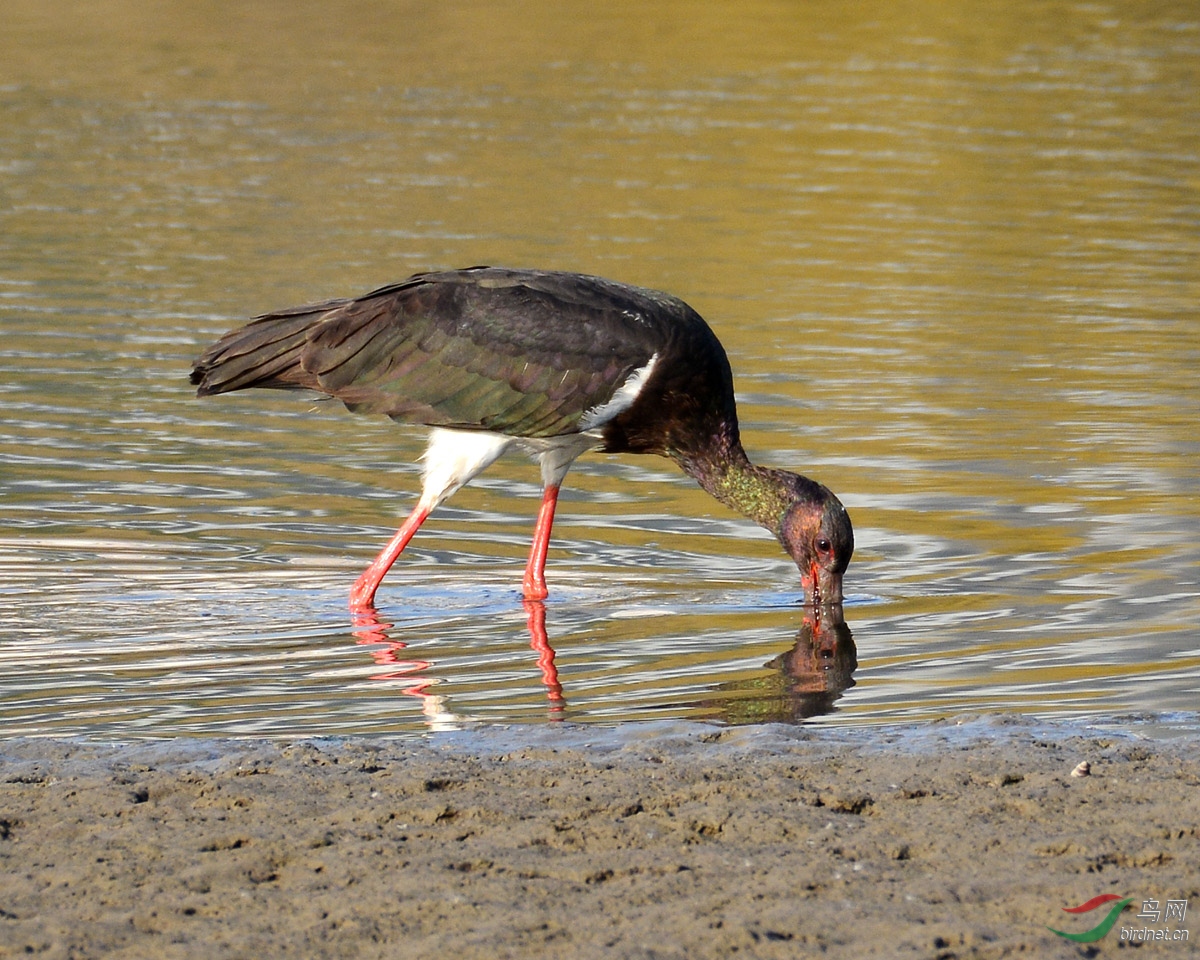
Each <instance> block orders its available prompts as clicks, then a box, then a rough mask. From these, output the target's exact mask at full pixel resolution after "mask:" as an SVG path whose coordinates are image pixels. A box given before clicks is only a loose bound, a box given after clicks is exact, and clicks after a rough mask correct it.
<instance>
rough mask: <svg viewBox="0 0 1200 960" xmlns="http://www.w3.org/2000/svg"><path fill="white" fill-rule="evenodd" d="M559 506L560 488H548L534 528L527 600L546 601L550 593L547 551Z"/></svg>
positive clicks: (526, 575) (526, 577)
mask: <svg viewBox="0 0 1200 960" xmlns="http://www.w3.org/2000/svg"><path fill="white" fill-rule="evenodd" d="M557 505H558V487H557V486H553V487H547V488H546V490H545V492H544V493H543V494H542V508H541V510H539V511H538V518H537V526H536V527H534V528H533V547H532V549H530V551H529V564H528V565H527V566H526V567H525V599H526V600H545V599H546V595H547V594H548V593H549V591H548V590H547V589H546V551H547V550H549V549H550V528H551V527H553V526H554V508H555V507H556V506H557Z"/></svg>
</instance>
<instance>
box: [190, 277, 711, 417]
mask: <svg viewBox="0 0 1200 960" xmlns="http://www.w3.org/2000/svg"><path fill="white" fill-rule="evenodd" d="M676 314H679V315H680V316H679V317H676ZM687 314H690V315H692V316H694V314H692V311H690V309H689V308H688V307H686V306H685V305H684V304H682V302H680V301H678V300H675V299H674V298H672V297H668V296H667V295H665V294H658V293H654V292H652V291H646V290H641V289H640V288H636V287H628V286H625V285H622V284H616V283H612V282H610V281H605V280H599V279H597V278H593V277H584V276H581V275H578V274H568V273H554V272H541V271H528V270H504V269H500V268H473V269H470V270H461V271H453V272H445V273H431V274H418V275H416V276H414V277H411V278H409V279H408V280H405V281H403V282H402V283H398V284H394V285H391V286H387V287H382V288H380V289H379V290H376V291H374V292H372V293H369V294H367V295H365V296H363V297H359V298H357V299H354V300H333V301H328V302H326V303H322V304H314V305H311V306H307V307H298V308H295V309H292V310H285V311H282V312H279V313H273V314H269V315H267V316H264V317H260V318H258V319H257V320H255V321H254V322H252V323H250V324H249V325H247V326H246V327H243V328H242V329H241V330H236V331H233V332H232V333H229V334H226V335H225V336H224V337H223V338H221V340H219V341H218V342H217V343H216V344H214V345H213V346H212V347H210V348H209V349H208V350H207V351H205V353H204V355H203V356H201V358H200V359H199V360H198V361H197V363H196V366H195V369H194V370H193V371H192V382H193V383H196V384H199V388H200V389H199V391H198V393H199V394H200V395H201V396H205V395H209V394H214V393H226V392H228V391H231V390H240V389H243V388H245V387H284V388H288V387H295V388H309V389H314V390H319V391H321V392H322V393H325V394H328V395H329V396H332V397H336V398H337V399H339V400H341V401H343V402H344V403H345V404H346V406H347V407H349V408H350V409H351V410H355V411H362V412H368V413H381V414H386V415H387V416H390V417H392V418H393V419H396V420H403V421H408V422H413V423H425V424H430V425H436V426H450V427H461V428H482V429H489V430H496V431H499V432H502V433H507V434H511V435H514V436H528V437H545V436H555V435H558V434H563V433H570V432H573V431H576V430H578V429H580V419H581V418H582V416H583V415H584V413H586V412H587V411H589V410H591V409H593V408H596V407H598V406H601V405H603V404H605V403H607V402H608V401H609V400H611V399H612V397H613V394H614V393H615V392H616V390H617V389H619V388H620V387H621V385H622V384H624V382H625V381H626V380H627V379H628V378H629V376H630V375H631V374H632V373H633V372H634V371H636V370H638V369H640V368H642V367H644V366H645V365H646V364H647V363H648V362H649V361H650V358H651V357H652V356H654V355H655V354H656V353H657V352H658V351H659V350H660V349H661V347H662V345H663V344H664V343H665V342H666V341H667V340H669V339H670V337H671V328H672V326H673V325H674V324H675V323H676V322H677V320H678V319H680V318H681V317H682V316H684V315H687Z"/></svg>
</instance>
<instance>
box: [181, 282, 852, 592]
mask: <svg viewBox="0 0 1200 960" xmlns="http://www.w3.org/2000/svg"><path fill="white" fill-rule="evenodd" d="M191 380H192V383H193V384H197V385H198V387H199V389H198V390H197V395H198V396H201V397H205V396H210V395H212V394H218V393H228V392H230V391H232V390H242V389H245V388H246V387H273V388H281V389H309V390H316V391H319V392H321V393H323V394H327V395H328V396H331V397H335V398H336V399H338V400H341V401H342V402H343V403H344V404H345V405H346V407H347V408H349V409H350V410H352V411H354V412H358V413H376V414H385V415H386V416H389V417H391V418H392V419H393V420H397V421H401V422H404V423H415V424H425V425H427V426H429V427H431V428H432V430H431V433H430V438H429V446H428V448H427V449H426V451H425V454H424V458H423V459H424V469H423V488H422V492H421V497H420V499H419V500H418V501H417V505H416V507H414V509H413V511H412V513H411V514H409V516H408V518H407V519H406V520H405V521H404V524H403V525H402V526H401V527H400V530H399V531H398V532H397V534H396V535H395V537H393V538H392V540H391V542H389V543H388V544H387V546H386V547H384V548H383V550H382V551H381V552H380V554H379V556H378V557H376V559H375V561H374V562H373V563H372V564H371V565H370V566H369V567H368V568H367V569H366V571H365V572H364V573H363V575H362V576H361V577H359V579H358V581H357V582H356V583H355V584H354V587H353V589H352V591H351V594H350V606H351V608H352V609H354V610H363V609H371V608H372V607H373V605H374V598H375V591H376V590H377V589H378V587H379V584H380V581H382V580H383V577H384V575H385V574H386V573H387V571H388V570H389V568H390V567H391V566H392V564H393V563H394V562H395V561H396V558H397V557H398V556H399V555H400V553H401V551H402V550H403V549H404V548H405V546H406V545H407V544H408V542H409V540H410V539H412V536H413V534H414V533H416V531H417V528H418V527H420V526H421V524H422V522H424V520H425V518H426V517H428V516H429V514H430V513H431V512H432V511H433V510H434V508H436V507H437V506H438V504H440V503H441V502H442V501H444V500H445V499H446V498H447V497H449V496H450V495H451V494H453V493H454V492H455V491H457V490H458V489H459V488H460V487H462V486H463V485H464V484H466V483H467V482H469V481H470V480H471V478H472V477H474V476H475V475H476V474H478V473H479V472H480V471H482V470H483V469H485V468H486V467H487V466H488V465H489V464H491V463H492V462H493V461H495V459H496V458H497V457H499V456H500V455H501V454H502V453H504V452H505V451H506V450H508V449H510V448H515V449H517V450H520V451H523V452H525V453H526V454H529V455H531V456H532V457H533V458H535V459H536V460H537V461H538V463H539V464H540V465H541V472H542V486H543V491H544V492H543V497H542V505H541V510H540V511H539V513H538V519H537V526H536V527H535V529H534V533H533V548H532V550H531V552H530V554H529V563H528V565H527V567H526V569H525V580H524V595H525V598H526V599H527V600H541V599H544V598H545V596H546V593H547V591H546V578H545V566H546V551H547V548H548V546H549V543H550V528H551V524H552V523H553V521H554V509H555V505H556V503H557V500H558V490H559V485H560V484H561V483H562V480H563V477H564V476H566V473H567V470H568V469H569V468H570V466H571V464H572V462H573V461H574V460H575V458H576V457H578V456H579V455H580V454H581V453H584V452H585V451H587V450H602V451H605V452H607V453H654V454H658V455H659V456H663V457H668V458H670V459H671V460H674V461H675V462H676V463H677V464H679V466H680V467H681V468H682V469H683V470H684V472H685V473H687V474H689V475H690V476H692V477H694V478H695V479H696V481H697V482H698V483H699V484H700V486H701V487H703V488H704V489H705V490H707V491H708V492H709V493H710V494H712V495H713V496H714V497H716V498H717V499H718V500H720V501H721V502H722V503H724V504H726V505H727V506H729V507H732V508H733V509H734V510H737V511H738V512H739V513H742V514H744V515H745V516H747V517H749V518H751V519H752V520H754V521H755V522H757V523H759V524H761V525H762V526H764V527H766V528H767V529H768V530H770V531H771V533H773V534H774V535H775V536H776V537H777V538H778V539H779V542H780V543H781V544H782V545H783V548H784V550H786V551H787V552H788V554H790V555H791V557H792V558H793V559H794V560H795V561H796V564H797V566H798V567H799V568H800V580H801V583H802V585H803V587H804V596H805V603H806V604H810V605H818V606H819V605H828V604H836V603H840V602H841V600H842V573H843V572H844V571H845V569H846V566H847V564H849V562H850V555H851V553H852V552H853V550H854V533H853V530H852V528H851V525H850V517H849V516H848V515H847V513H846V510H845V508H844V507H843V506H842V504H841V502H840V501H839V500H838V498H837V497H835V496H834V495H833V494H832V493H831V492H830V491H829V490H828V489H826V488H825V487H824V486H822V485H821V484H819V483H817V482H815V481H813V480H809V479H808V478H807V477H802V476H798V475H797V474H794V473H789V472H787V471H785V470H775V469H772V468H770V467H761V466H756V465H755V464H753V463H751V462H750V460H749V458H748V457H747V456H746V453H745V451H744V450H743V449H742V444H741V440H740V438H739V435H738V422H737V409H736V407H735V404H734V397H733V374H732V371H731V370H730V368H729V360H728V358H727V357H726V355H725V350H724V348H722V346H721V343H720V341H718V340H717V338H716V335H715V334H714V333H713V332H712V330H710V329H709V327H708V324H706V323H705V322H704V320H703V319H702V318H701V317H700V315H699V314H698V313H696V311H695V310H693V309H692V308H691V307H689V306H688V305H687V304H686V303H684V302H683V301H682V300H679V299H678V298H676V297H673V296H670V295H669V294H666V293H660V292H658V291H655V290H647V289H643V288H640V287H634V286H629V285H627V284H622V283H616V282H614V281H611V280H604V279H601V278H599V277H590V276H584V275H582V274H577V273H564V272H557V271H544V270H513V269H505V268H500V267H471V268H469V269H466V270H451V271H444V272H432V273H418V274H415V275H413V276H411V277H409V278H408V279H407V280H403V281H401V282H399V283H394V284H390V285H388V286H385V287H380V288H379V289H378V290H375V291H373V292H371V293H368V294H366V295H365V296H361V297H356V298H354V299H350V300H327V301H325V302H323V303H314V304H309V305H307V306H301V307H293V308H291V309H289V310H281V311H279V312H278V313H269V314H266V315H264V316H261V317H259V318H257V319H256V320H254V321H252V322H251V323H249V324H247V325H246V326H244V327H242V328H240V329H238V330H233V331H231V332H229V333H227V334H225V336H223V337H222V338H221V339H220V340H218V341H217V342H216V343H214V344H213V345H212V346H211V347H209V348H208V349H207V350H206V351H204V353H203V355H202V356H201V357H200V359H199V360H197V361H196V364H195V366H194V368H193V370H192V375H191Z"/></svg>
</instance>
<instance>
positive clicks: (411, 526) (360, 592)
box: [350, 504, 429, 610]
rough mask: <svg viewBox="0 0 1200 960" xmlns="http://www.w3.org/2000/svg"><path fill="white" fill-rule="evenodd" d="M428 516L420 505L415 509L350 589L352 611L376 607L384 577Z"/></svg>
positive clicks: (426, 511)
mask: <svg viewBox="0 0 1200 960" xmlns="http://www.w3.org/2000/svg"><path fill="white" fill-rule="evenodd" d="M428 516H429V510H427V509H426V508H425V507H422V506H421V505H420V504H418V505H417V506H416V507H414V508H413V512H412V513H410V514H409V515H408V518H407V519H406V520H405V521H404V523H403V524H402V525H401V526H400V529H399V530H398V531H396V535H395V536H394V537H392V539H391V540H390V541H388V545H387V546H386V547H384V548H383V549H382V550H380V551H379V556H377V557H376V558H375V559H374V560H373V561H372V562H371V565H370V566H369V567H367V569H366V570H364V571H363V575H362V576H361V577H359V578H358V580H357V581H355V583H354V586H353V587H351V588H350V609H351V610H362V609H364V608H368V607H373V606H374V605H375V591H376V590H378V589H379V584H380V582H381V581H382V580H383V578H384V575H385V574H386V573H387V572H388V571H389V570H390V569H391V568H392V564H393V563H395V562H396V558H397V557H398V556H400V554H401V552H402V551H403V550H404V548H405V547H407V546H408V541H409V540H411V539H412V538H413V534H414V533H416V532H417V530H418V529H419V528H420V526H421V524H422V523H424V522H425V518H426V517H428Z"/></svg>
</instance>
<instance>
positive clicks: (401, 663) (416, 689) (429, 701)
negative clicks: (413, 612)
mask: <svg viewBox="0 0 1200 960" xmlns="http://www.w3.org/2000/svg"><path fill="white" fill-rule="evenodd" d="M522 605H523V606H524V608H525V618H526V626H527V628H528V630H529V646H530V648H531V649H532V650H533V651H534V652H535V653H536V654H537V665H538V669H539V670H540V671H541V674H542V683H543V684H544V685H545V687H546V699H547V700H548V701H549V719H551V720H561V719H562V717H563V711H564V710H565V708H566V705H567V703H566V700H565V699H564V698H563V689H562V684H561V683H559V681H558V668H557V667H556V666H555V665H554V656H555V654H554V648H553V647H551V646H550V641H549V640H548V639H547V637H546V605H545V604H544V603H542V601H540V600H524V601H522ZM353 617H354V620H353V624H354V629H353V633H354V636H355V637H357V638H358V639H357V640H356V641H355V642H356V643H359V644H363V645H371V646H375V647H376V649H374V650H371V651H370V654H371V659H373V660H374V661H375V662H376V663H377V664H379V666H381V667H383V668H385V672H383V673H376V674H372V675H371V679H372V680H390V681H400V682H402V683H406V684H407V686H406V687H405V688H404V690H403V691H402V692H403V693H405V694H406V695H408V696H412V697H419V698H420V699H421V712H422V713H424V714H425V716H427V717H429V718H430V720H431V722H432V724H433V726H434V727H435V729H436V728H438V727H444V726H454V725H457V724H458V723H459V722H461V721H462V720H463V719H464V718H462V717H459V716H457V715H456V714H454V713H452V712H451V711H450V710H449V709H448V707H447V703H446V698H445V697H444V696H440V695H438V694H435V693H433V692H431V688H432V687H434V686H435V685H436V684H437V683H439V682H440V681H439V680H438V678H436V677H430V676H424V674H425V673H426V671H428V670H430V669H431V668H432V667H433V666H434V661H432V660H410V659H407V658H405V657H403V656H402V655H401V653H400V651H402V650H405V649H406V648H407V644H405V643H404V642H403V641H402V640H393V639H392V637H391V636H390V635H389V633H388V631H389V630H393V629H395V624H391V623H385V622H383V621H382V620H380V618H379V611H377V610H376V609H375V608H374V607H372V606H366V607H359V608H358V609H356V610H354V611H353Z"/></svg>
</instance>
